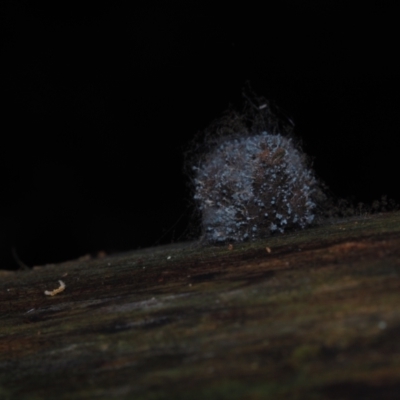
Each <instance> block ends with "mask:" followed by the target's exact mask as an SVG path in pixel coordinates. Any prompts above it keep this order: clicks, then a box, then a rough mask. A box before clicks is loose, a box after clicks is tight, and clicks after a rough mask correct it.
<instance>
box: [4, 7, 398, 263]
mask: <svg viewBox="0 0 400 400" xmlns="http://www.w3.org/2000/svg"><path fill="white" fill-rule="evenodd" d="M82 3H84V2H76V3H74V2H71V1H69V2H65V1H61V2H51V3H50V2H46V3H45V2H29V1H18V0H15V1H11V0H9V1H5V2H3V5H2V6H1V7H2V9H1V30H2V31H1V34H2V43H1V54H2V55H1V59H2V61H1V64H2V67H3V72H2V77H1V88H0V89H1V94H2V99H3V101H4V102H5V104H3V106H2V109H1V114H2V115H1V119H2V122H1V156H0V173H1V176H0V178H1V187H0V190H1V193H0V196H1V198H0V205H1V208H0V262H1V265H0V268H12V267H15V266H16V264H15V263H14V262H13V258H12V256H11V249H12V247H16V249H17V252H18V254H19V256H20V257H21V259H23V260H24V261H25V263H27V264H29V265H35V264H44V263H50V262H58V261H62V260H66V259H71V258H75V257H78V256H80V255H82V254H85V253H89V252H96V251H99V250H106V251H107V252H113V251H122V250H129V249H135V248H138V247H143V246H149V245H153V244H155V243H168V242H170V241H172V240H177V239H179V238H180V235H181V234H182V233H183V232H184V230H185V228H186V226H187V223H188V220H189V216H190V210H191V208H190V207H191V206H190V193H189V191H188V189H187V186H186V181H185V177H184V175H183V171H182V170H183V151H184V149H185V147H186V146H187V144H188V143H189V141H190V140H191V139H192V138H193V136H194V135H195V133H196V132H197V131H199V130H201V129H204V128H205V127H206V126H207V125H208V124H209V123H210V122H211V121H212V120H214V119H215V118H217V117H219V116H221V114H222V112H223V111H224V110H225V109H226V108H227V107H228V106H229V105H230V104H231V105H233V106H236V107H240V105H241V91H242V88H243V86H244V84H245V82H246V81H247V80H249V81H250V83H251V86H252V88H253V89H254V91H255V92H257V94H259V95H263V96H265V97H267V98H268V99H271V100H272V101H274V102H276V104H278V105H279V106H280V107H281V108H282V109H284V110H285V111H286V112H287V113H288V114H289V115H290V116H291V117H292V119H293V120H294V122H295V124H296V134H297V135H298V136H299V137H300V138H301V139H302V141H303V147H304V150H305V151H306V152H307V153H308V154H309V155H310V156H311V157H313V159H314V167H315V170H316V172H317V174H318V175H319V176H320V177H321V178H322V179H323V180H324V181H325V182H326V183H327V184H328V185H329V187H330V189H331V190H332V192H334V193H335V194H336V195H338V196H344V197H346V196H355V199H356V201H364V202H371V201H372V200H374V199H377V198H380V196H381V195H382V194H387V195H389V196H390V197H392V198H394V199H395V200H397V201H399V200H400V188H399V185H398V176H397V173H398V171H399V167H398V160H399V157H398V133H399V128H398V126H399V122H398V109H399V104H400V99H399V89H400V85H399V62H398V60H397V58H398V37H399V32H398V28H397V26H398V21H397V14H396V12H395V3H394V2H393V3H389V2H383V1H365V2H362V3H360V2H353V3H352V2H349V1H328V0H326V1H311V0H310V1H301V2H300V1H294V0H293V1H289V0H286V1H279V2H276V3H273V2H270V3H269V2H264V3H263V7H264V8H263V9H261V8H251V7H250V6H249V5H246V4H244V3H241V4H240V5H238V6H235V5H234V4H233V2H232V4H229V5H226V7H224V8H222V7H217V6H216V4H215V2H214V4H213V3H211V4H207V3H206V2H204V1H202V2H186V3H185V4H186V5H180V6H176V5H171V4H170V2H166V1H162V2H158V3H157V2H146V3H147V5H143V6H140V5H138V4H135V5H134V3H135V2H132V1H126V2H122V1H114V2H108V4H106V5H103V3H95V4H96V5H95V6H92V5H90V6H89V5H82ZM85 4H86V3H85ZM144 4H145V3H144ZM353 4H354V5H353ZM182 213H183V216H182ZM180 217H182V218H181V219H180V221H179V222H178V223H177V225H176V226H175V227H174V228H172V229H171V230H170V231H168V230H169V229H170V228H171V227H172V226H173V225H174V224H175V222H176V221H177V220H178V219H179V218H180ZM163 234H165V236H164V237H162V239H161V240H159V239H160V237H161V236H162V235H163Z"/></svg>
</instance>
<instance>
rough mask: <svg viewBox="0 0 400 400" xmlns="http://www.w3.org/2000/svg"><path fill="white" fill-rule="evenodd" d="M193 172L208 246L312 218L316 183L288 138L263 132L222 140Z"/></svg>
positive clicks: (281, 229)
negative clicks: (211, 243)
mask: <svg viewBox="0 0 400 400" xmlns="http://www.w3.org/2000/svg"><path fill="white" fill-rule="evenodd" d="M193 169H194V173H195V174H194V186H195V195H194V198H195V200H196V201H197V204H198V207H199V209H200V211H201V216H202V228H203V235H204V238H205V239H206V240H207V241H209V242H213V243H224V242H229V241H244V240H248V239H255V238H259V237H265V236H269V235H270V234H271V233H274V232H284V231H285V230H286V229H289V228H296V227H297V228H304V227H306V226H307V225H309V224H311V223H312V222H313V220H314V217H315V209H316V200H315V198H316V196H317V194H318V193H319V189H318V184H317V180H316V178H315V176H314V173H313V171H312V169H311V168H309V167H308V166H307V158H306V156H305V154H304V153H303V152H302V151H301V150H300V148H299V147H296V146H295V145H294V144H293V141H292V139H291V138H288V137H286V136H283V135H280V134H269V133H267V132H261V133H259V134H255V135H248V134H247V135H244V136H243V137H240V136H235V137H232V138H229V137H227V138H225V139H224V140H223V141H221V142H220V143H219V144H218V145H216V146H215V147H214V148H213V149H212V150H211V151H210V152H209V153H208V154H206V155H205V156H204V157H203V158H202V159H201V162H200V163H199V164H198V166H195V167H193Z"/></svg>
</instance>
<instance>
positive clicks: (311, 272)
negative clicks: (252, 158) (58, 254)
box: [0, 213, 400, 400]
mask: <svg viewBox="0 0 400 400" xmlns="http://www.w3.org/2000/svg"><path fill="white" fill-rule="evenodd" d="M266 247H268V250H270V251H267V249H266ZM399 274H400V213H391V214H384V215H376V216H366V217H359V218H356V219H352V220H347V221H336V222H335V223H331V224H326V225H324V226H320V227H317V228H311V229H307V230H303V231H299V232H295V233H291V234H285V235H282V236H274V237H271V238H269V239H268V240H263V241H258V242H252V243H243V244H240V245H235V246H234V247H233V249H229V248H228V246H224V247H201V246H199V245H196V244H195V243H192V244H186V245H171V246H164V247H157V248H153V249H147V250H144V251H137V252H132V253H130V254H122V255H118V256H114V257H109V258H103V259H93V260H86V261H83V260H80V261H79V260H77V261H71V262H67V263H63V264H59V265H48V266H45V267H42V268H35V269H33V270H31V271H18V272H6V271H3V272H1V271H0V399H4V400H6V399H51V398H57V399H59V400H61V399H72V398H73V399H110V398H119V399H136V400H138V399H208V400H210V399H211V400H212V399H230V400H232V399H265V398H271V399H278V400H279V399H345V400H346V399H358V398H360V399H361V398H363V399H364V398H368V399H397V398H400V340H399V337H400V276H399ZM60 279H61V280H63V281H64V282H65V284H66V289H65V291H64V292H62V293H59V294H57V295H56V296H54V297H50V296H45V295H44V291H45V290H52V289H55V288H57V287H58V286H59V284H58V280H60Z"/></svg>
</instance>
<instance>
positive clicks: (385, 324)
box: [378, 321, 387, 330]
mask: <svg viewBox="0 0 400 400" xmlns="http://www.w3.org/2000/svg"><path fill="white" fill-rule="evenodd" d="M378 328H379V329H382V330H383V329H386V328H387V323H386V322H385V321H380V322H379V324H378Z"/></svg>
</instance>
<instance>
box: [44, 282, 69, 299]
mask: <svg viewBox="0 0 400 400" xmlns="http://www.w3.org/2000/svg"><path fill="white" fill-rule="evenodd" d="M58 283H59V284H60V287H58V288H57V289H54V290H51V291H50V290H46V291H45V292H44V294H45V295H46V296H55V295H56V294H58V293H61V292H63V291H64V290H65V288H66V286H65V283H64V282H63V281H58Z"/></svg>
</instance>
